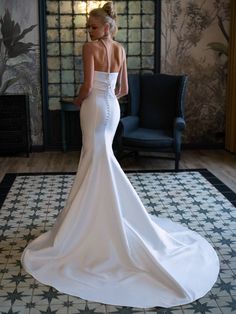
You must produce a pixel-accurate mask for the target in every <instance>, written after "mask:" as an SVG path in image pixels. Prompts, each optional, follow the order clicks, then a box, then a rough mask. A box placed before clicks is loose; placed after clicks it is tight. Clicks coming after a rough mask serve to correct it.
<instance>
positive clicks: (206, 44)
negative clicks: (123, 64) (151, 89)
mask: <svg viewBox="0 0 236 314" xmlns="http://www.w3.org/2000/svg"><path fill="white" fill-rule="evenodd" d="M229 3H230V0H185V1H181V0H175V1H173V0H164V1H162V29H161V36H162V37H161V72H164V73H173V74H183V73H185V74H187V75H188V76H189V82H188V92H187V97H186V107H185V118H186V123H187V127H186V131H185V138H184V142H185V143H191V144H193V143H194V144H202V143H204V144H221V143H223V142H224V130H225V101H226V99H225V98H226V79H227V56H228V49H227V46H228V45H227V44H228V34H229Z"/></svg>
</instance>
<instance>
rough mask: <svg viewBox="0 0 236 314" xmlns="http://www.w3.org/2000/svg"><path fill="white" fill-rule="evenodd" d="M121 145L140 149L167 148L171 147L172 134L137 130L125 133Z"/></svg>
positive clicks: (168, 131)
mask: <svg viewBox="0 0 236 314" xmlns="http://www.w3.org/2000/svg"><path fill="white" fill-rule="evenodd" d="M122 140H123V144H124V145H127V146H140V147H147V148H148V147H153V148H158V147H169V146H171V145H173V142H174V140H173V134H172V132H171V130H154V129H144V128H138V129H135V130H133V131H131V132H127V133H126V135H125V136H123V138H122Z"/></svg>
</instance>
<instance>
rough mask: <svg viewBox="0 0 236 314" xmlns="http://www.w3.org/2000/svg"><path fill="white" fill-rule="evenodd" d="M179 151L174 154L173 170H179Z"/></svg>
mask: <svg viewBox="0 0 236 314" xmlns="http://www.w3.org/2000/svg"><path fill="white" fill-rule="evenodd" d="M179 160H180V153H176V154H175V171H179Z"/></svg>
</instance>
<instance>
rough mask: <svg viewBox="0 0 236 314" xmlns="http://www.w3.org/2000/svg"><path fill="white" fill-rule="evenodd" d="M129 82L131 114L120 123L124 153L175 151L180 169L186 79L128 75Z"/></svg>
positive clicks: (181, 77) (176, 76)
mask: <svg viewBox="0 0 236 314" xmlns="http://www.w3.org/2000/svg"><path fill="white" fill-rule="evenodd" d="M128 79H129V110H128V111H129V114H128V116H126V117H123V118H122V119H121V121H120V125H121V129H122V131H121V133H122V136H121V139H122V150H123V151H125V150H128V151H134V152H136V153H138V152H141V151H151V152H163V151H164V152H172V153H173V154H174V155H173V159H174V160H175V170H178V169H179V160H180V151H181V136H182V133H183V131H184V129H185V120H184V101H185V93H186V83H187V76H186V75H167V74H143V75H139V74H129V77H128ZM171 158H172V157H171Z"/></svg>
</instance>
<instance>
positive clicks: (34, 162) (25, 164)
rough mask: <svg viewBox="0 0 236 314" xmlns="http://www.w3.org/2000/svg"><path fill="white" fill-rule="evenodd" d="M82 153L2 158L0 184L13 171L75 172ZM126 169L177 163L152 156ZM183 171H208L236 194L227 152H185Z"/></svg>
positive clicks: (232, 158)
mask: <svg viewBox="0 0 236 314" xmlns="http://www.w3.org/2000/svg"><path fill="white" fill-rule="evenodd" d="M78 160H79V152H77V151H76V152H67V153H63V152H40V153H31V154H30V157H29V158H27V157H24V156H23V157H0V181H1V180H2V178H3V177H4V175H5V174H6V173H9V172H74V171H76V170H77V165H78ZM120 163H121V166H122V168H123V169H124V170H134V169H135V170H136V169H138V170H140V169H143V170H148V169H173V165H174V162H173V161H171V160H163V159H156V158H148V157H139V158H138V159H137V160H135V159H134V158H133V157H127V158H125V159H123V160H122V161H121V162H120ZM180 168H182V169H196V168H206V169H208V170H209V171H210V172H212V173H213V174H214V175H215V176H216V177H218V178H219V179H220V180H221V181H222V182H224V183H225V184H226V185H227V186H228V187H230V188H231V189H232V190H233V191H234V192H236V155H235V154H230V153H228V152H226V151H224V150H184V151H183V152H182V156H181V162H180Z"/></svg>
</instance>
